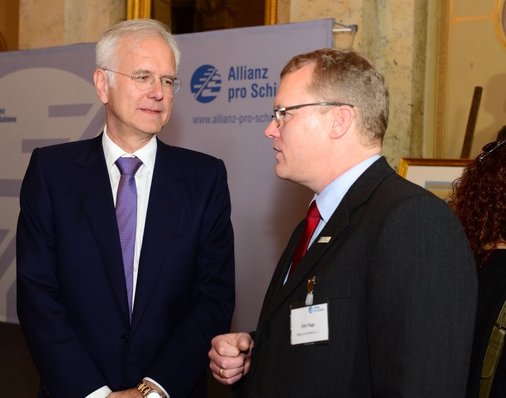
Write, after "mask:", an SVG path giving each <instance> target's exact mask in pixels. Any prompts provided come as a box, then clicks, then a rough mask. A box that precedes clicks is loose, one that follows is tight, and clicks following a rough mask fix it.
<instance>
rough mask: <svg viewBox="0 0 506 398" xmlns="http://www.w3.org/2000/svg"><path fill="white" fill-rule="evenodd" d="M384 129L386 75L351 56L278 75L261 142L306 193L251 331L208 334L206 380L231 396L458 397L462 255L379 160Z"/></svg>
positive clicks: (454, 236) (440, 217) (458, 241)
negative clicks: (303, 211)
mask: <svg viewBox="0 0 506 398" xmlns="http://www.w3.org/2000/svg"><path fill="white" fill-rule="evenodd" d="M387 121H388V93H387V89H386V87H385V85H384V81H383V77H382V76H381V75H380V74H379V73H378V72H377V71H376V70H375V68H374V67H373V66H372V65H371V64H370V62H369V61H367V60H366V59H364V58H363V57H362V56H360V55H359V54H357V53H356V52H353V51H339V50H334V49H322V50H317V51H314V52H311V53H308V54H301V55H298V56H295V57H294V58H293V59H292V60H290V61H289V62H288V64H287V65H286V66H285V67H284V69H283V71H282V72H281V81H280V85H279V87H278V92H277V94H276V98H275V102H274V110H273V120H272V122H271V123H270V124H269V125H268V127H267V129H266V130H265V135H266V136H267V137H268V138H270V139H272V142H273V149H274V153H275V158H276V174H277V175H278V176H279V177H281V178H283V179H288V180H290V181H293V182H295V183H297V184H301V185H303V186H306V187H307V188H309V189H310V190H311V191H312V192H314V198H313V200H312V204H311V206H310V207H309V208H310V210H309V212H308V217H307V221H303V222H301V223H300V224H299V225H298V226H297V228H296V229H295V231H294V233H293V235H292V237H291V238H290V240H289V242H288V245H287V247H286V249H285V251H284V253H283V254H282V256H281V259H280V260H279V263H278V266H277V268H276V270H275V271H274V275H273V277H272V280H271V283H270V286H269V288H268V291H267V293H266V296H265V298H264V303H263V307H262V311H261V314H260V319H259V321H258V325H257V328H256V331H255V332H254V333H251V334H248V333H231V334H225V335H220V336H217V337H215V338H214V339H213V342H212V348H211V350H210V352H209V356H210V359H211V364H210V368H211V370H212V372H213V376H214V377H215V378H216V379H217V380H218V381H220V382H221V383H223V384H231V385H233V386H234V388H235V390H236V391H237V396H239V397H248V398H250V397H251V398H252V397H259V398H260V397H261V398H270V397H273V398H274V397H276V398H278V397H290V398H297V397H301V398H307V397H339V398H348V397H350V398H351V397H353V398H368V397H375V398H379V397H385V398H391V397H405V398H427V397H431V398H436V397H441V398H448V397H462V396H464V393H465V387H466V378H467V373H468V366H469V359H470V349H471V342H472V336H473V321H474V316H475V309H476V294H477V281H476V275H475V269H474V260H473V256H472V253H471V251H470V249H469V247H468V243H467V240H466V237H465V235H464V233H463V230H462V227H461V225H460V224H459V222H458V220H457V218H456V217H455V215H454V214H453V213H452V211H451V210H450V208H449V207H448V206H447V204H446V203H445V202H443V201H442V200H440V199H438V198H437V197H436V196H434V195H432V194H431V193H430V192H428V191H426V190H425V189H423V188H421V187H419V186H417V185H414V184H412V183H410V182H408V181H406V180H404V179H403V178H401V177H400V176H399V175H397V174H396V173H395V171H394V170H393V169H392V168H391V167H390V166H389V165H388V164H387V162H386V160H385V158H383V157H381V155H380V153H381V148H382V141H383V137H384V134H385V131H386V128H387ZM276 205H278V206H281V205H282V204H280V203H279V204H274V206H276Z"/></svg>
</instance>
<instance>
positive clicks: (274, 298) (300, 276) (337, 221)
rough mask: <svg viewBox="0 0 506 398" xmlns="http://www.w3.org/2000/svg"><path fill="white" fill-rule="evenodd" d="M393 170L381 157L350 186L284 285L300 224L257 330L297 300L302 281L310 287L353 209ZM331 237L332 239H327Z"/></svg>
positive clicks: (274, 282) (366, 199)
mask: <svg viewBox="0 0 506 398" xmlns="http://www.w3.org/2000/svg"><path fill="white" fill-rule="evenodd" d="M392 173H394V171H393V170H392V169H391V168H390V166H389V165H388V164H387V162H386V160H385V159H384V158H380V159H379V160H378V161H376V162H375V163H373V164H372V165H371V166H370V167H369V168H368V169H367V170H366V171H365V172H364V173H363V174H362V175H361V176H360V177H359V179H358V180H357V181H356V182H355V183H354V184H353V185H352V186H351V187H350V189H349V190H348V192H347V193H346V195H345V196H344V198H343V199H342V201H341V203H340V204H339V206H338V207H337V208H336V210H335V211H334V213H333V214H332V217H331V218H330V219H329V222H328V223H327V225H326V226H325V227H324V228H323V230H322V231H321V233H320V234H319V236H317V237H316V239H315V241H314V242H313V244H312V245H311V247H310V248H309V250H308V251H307V253H306V255H305V256H304V257H303V258H302V260H301V262H300V263H299V265H298V267H297V270H296V271H295V272H294V273H293V274H292V275H291V276H290V278H288V280H287V282H286V284H284V285H283V281H284V278H285V276H286V272H287V271H288V267H289V265H290V261H291V257H292V255H293V252H294V250H295V246H296V245H297V242H298V240H299V238H300V236H301V234H302V231H303V227H304V226H303V223H301V224H299V225H298V227H297V229H296V230H295V232H294V234H293V235H292V237H291V239H290V242H289V244H288V246H287V248H286V250H285V252H284V253H283V255H282V257H281V259H280V261H279V263H278V266H277V267H276V271H275V273H274V275H273V278H272V281H271V284H270V285H269V289H268V293H267V294H266V300H265V302H264V306H263V309H262V314H261V316H260V320H259V325H258V329H257V332H258V331H259V330H260V329H261V327H262V325H263V323H264V322H265V321H266V320H268V319H269V317H270V316H271V315H272V313H273V312H274V311H276V310H277V309H278V308H279V307H280V306H281V305H283V303H285V302H286V301H287V300H294V295H293V294H294V292H295V291H296V290H297V289H300V285H301V284H303V285H304V286H306V281H307V279H309V278H310V277H311V276H312V275H313V274H314V272H315V269H316V268H317V267H318V266H319V265H320V259H321V258H322V256H323V255H324V254H325V253H326V252H327V251H328V250H329V249H331V248H333V247H334V246H335V245H337V244H338V242H339V237H340V235H341V234H342V233H343V231H345V230H346V228H347V227H348V225H349V223H350V216H351V214H352V213H353V211H354V210H355V209H357V208H358V207H360V206H362V205H363V204H364V203H365V202H367V201H368V200H369V197H370V196H371V195H372V193H373V192H374V190H375V189H376V187H377V186H378V185H379V184H380V183H381V181H383V179H384V178H386V177H387V176H388V175H390V174H392ZM321 237H325V238H326V239H324V240H323V241H322V242H319V239H320V238H321ZM329 238H330V239H329ZM327 239H329V240H328V241H327Z"/></svg>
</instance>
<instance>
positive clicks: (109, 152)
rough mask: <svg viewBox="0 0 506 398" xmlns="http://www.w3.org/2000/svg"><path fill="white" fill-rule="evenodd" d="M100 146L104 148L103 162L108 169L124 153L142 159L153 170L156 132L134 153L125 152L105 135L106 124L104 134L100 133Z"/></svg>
mask: <svg viewBox="0 0 506 398" xmlns="http://www.w3.org/2000/svg"><path fill="white" fill-rule="evenodd" d="M102 147H103V148H104V156H105V162H106V164H107V169H108V170H110V169H111V168H112V167H113V166H114V164H115V162H116V160H118V158H120V157H121V156H125V155H130V156H132V155H134V156H136V157H138V158H139V159H140V160H141V161H142V164H143V165H144V166H145V167H146V168H147V169H148V170H149V171H151V172H153V170H154V168H155V158H156V148H157V142H156V134H153V137H152V138H151V140H149V142H148V143H147V144H146V145H144V146H143V147H142V148H140V149H138V150H137V151H135V152H134V153H127V152H125V151H124V150H123V149H121V148H120V147H119V146H118V145H117V144H116V143H114V142H113V141H112V140H111V138H110V137H109V136H108V135H107V126H105V127H104V134H103V135H102Z"/></svg>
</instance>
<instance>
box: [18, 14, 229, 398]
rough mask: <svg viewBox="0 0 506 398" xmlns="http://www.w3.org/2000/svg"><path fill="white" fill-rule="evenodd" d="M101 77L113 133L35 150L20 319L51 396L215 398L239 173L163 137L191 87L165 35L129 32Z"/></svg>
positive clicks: (129, 27) (23, 216)
mask: <svg viewBox="0 0 506 398" xmlns="http://www.w3.org/2000/svg"><path fill="white" fill-rule="evenodd" d="M96 64H97V69H96V71H95V73H94V76H93V77H94V82H95V86H96V90H97V93H98V97H99V98H100V100H101V101H102V103H103V104H104V107H105V115H106V116H105V119H106V120H105V127H104V131H103V132H102V134H100V135H99V136H98V137H96V138H94V139H91V140H84V141H80V142H73V143H67V144H63V145H56V146H52V147H46V148H40V149H36V150H34V152H33V154H32V158H31V160H30V165H29V167H28V170H27V172H26V176H25V179H24V181H23V186H22V190H21V196H20V200H21V213H20V217H19V225H18V235H17V236H18V241H17V289H18V290H17V291H18V315H19V320H20V323H21V326H22V328H23V331H24V333H25V335H26V339H27V342H28V345H29V348H30V350H31V353H32V355H33V358H34V361H35V364H36V366H37V368H38V371H39V374H40V380H41V391H40V396H41V397H42V396H45V397H54V398H58V397H61V398H69V397H90V398H105V397H110V398H119V397H149V398H160V397H166V398H168V397H172V398H177V397H194V398H204V397H206V396H207V394H206V370H207V365H208V357H207V352H208V350H209V347H210V341H211V338H212V337H213V336H214V335H216V334H217V333H225V332H227V331H228V330H229V328H230V321H231V317H232V312H233V308H234V249H233V231H232V226H231V222H230V197H229V191H228V186H227V177H226V170H225V166H224V163H223V162H222V161H221V160H218V159H216V158H213V157H211V156H208V155H205V154H201V153H197V152H193V151H190V150H186V149H182V148H176V147H171V146H168V145H166V144H164V143H163V142H161V141H160V140H159V139H158V138H157V133H158V132H159V131H160V130H161V129H162V128H163V127H164V126H165V125H166V124H167V122H168V121H169V118H170V114H171V110H172V106H173V102H174V99H175V94H176V92H177V90H178V88H179V80H178V78H177V77H176V72H177V67H178V64H179V49H178V47H177V44H176V42H175V40H174V38H173V36H172V35H171V34H170V33H169V32H168V31H167V29H166V27H165V26H163V25H162V24H160V23H158V22H156V21H153V20H131V21H126V22H121V23H119V24H117V25H116V26H114V27H112V28H111V29H109V30H108V31H107V32H106V33H105V34H104V35H103V36H102V37H101V38H100V40H99V41H98V43H97V46H96Z"/></svg>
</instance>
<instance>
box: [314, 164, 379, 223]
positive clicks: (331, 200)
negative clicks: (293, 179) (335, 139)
mask: <svg viewBox="0 0 506 398" xmlns="http://www.w3.org/2000/svg"><path fill="white" fill-rule="evenodd" d="M380 157H381V156H380V155H373V156H371V157H369V158H367V159H365V160H363V161H362V162H360V163H358V164H357V165H355V166H353V167H352V168H351V169H349V170H347V171H346V172H345V173H343V174H341V175H340V176H339V177H337V178H336V179H335V180H333V181H332V182H331V183H330V184H329V185H327V186H326V187H325V189H324V190H323V191H322V192H320V194H319V195H316V194H315V196H314V197H313V199H315V200H316V204H317V206H318V210H319V211H320V216H321V218H322V219H323V220H324V221H325V223H327V222H328V220H329V219H330V217H331V216H332V214H334V211H335V210H336V209H337V206H339V204H340V203H341V200H342V199H343V198H344V195H346V192H348V190H349V189H350V187H351V186H352V185H353V184H354V183H355V181H357V180H358V178H359V177H360V176H361V175H362V173H363V172H364V171H366V170H367V169H368V168H369V167H370V166H371V165H372V164H373V163H374V162H376V160H378V159H379V158H380Z"/></svg>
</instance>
